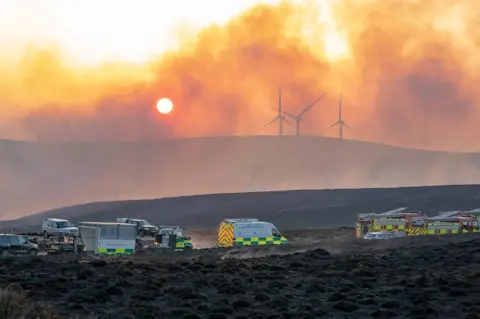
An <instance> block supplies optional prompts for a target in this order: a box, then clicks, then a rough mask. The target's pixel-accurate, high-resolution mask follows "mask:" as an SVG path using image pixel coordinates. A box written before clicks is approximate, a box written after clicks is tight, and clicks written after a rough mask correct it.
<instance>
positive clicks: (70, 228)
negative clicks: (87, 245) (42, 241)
mask: <svg viewBox="0 0 480 319" xmlns="http://www.w3.org/2000/svg"><path fill="white" fill-rule="evenodd" d="M42 234H43V237H45V238H48V237H50V236H60V235H76V234H78V228H77V227H75V226H74V225H73V224H72V223H71V222H70V221H68V220H66V219H59V218H46V219H44V220H43V221H42Z"/></svg>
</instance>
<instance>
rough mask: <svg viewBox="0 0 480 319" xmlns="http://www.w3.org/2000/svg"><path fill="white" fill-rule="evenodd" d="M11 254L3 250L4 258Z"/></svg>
mask: <svg viewBox="0 0 480 319" xmlns="http://www.w3.org/2000/svg"><path fill="white" fill-rule="evenodd" d="M8 256H10V254H9V253H8V250H2V257H8Z"/></svg>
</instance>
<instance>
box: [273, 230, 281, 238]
mask: <svg viewBox="0 0 480 319" xmlns="http://www.w3.org/2000/svg"><path fill="white" fill-rule="evenodd" d="M272 235H273V236H274V237H282V234H280V232H279V231H278V229H276V228H272Z"/></svg>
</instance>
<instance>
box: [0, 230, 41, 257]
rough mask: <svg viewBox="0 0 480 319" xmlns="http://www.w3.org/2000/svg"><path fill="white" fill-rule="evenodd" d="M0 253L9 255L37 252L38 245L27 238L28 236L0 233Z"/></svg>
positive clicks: (35, 253)
mask: <svg viewBox="0 0 480 319" xmlns="http://www.w3.org/2000/svg"><path fill="white" fill-rule="evenodd" d="M0 254H1V255H2V256H10V255H31V256H36V255H37V254H38V245H37V244H35V243H32V242H30V241H29V240H28V237H25V236H20V235H14V234H0Z"/></svg>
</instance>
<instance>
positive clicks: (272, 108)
mask: <svg viewBox="0 0 480 319" xmlns="http://www.w3.org/2000/svg"><path fill="white" fill-rule="evenodd" d="M267 107H268V108H269V109H271V110H274V111H275V112H278V110H277V109H276V108H274V107H271V106H267Z"/></svg>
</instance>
